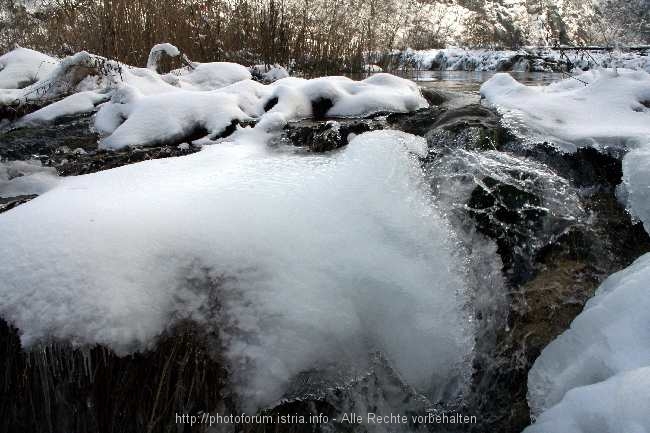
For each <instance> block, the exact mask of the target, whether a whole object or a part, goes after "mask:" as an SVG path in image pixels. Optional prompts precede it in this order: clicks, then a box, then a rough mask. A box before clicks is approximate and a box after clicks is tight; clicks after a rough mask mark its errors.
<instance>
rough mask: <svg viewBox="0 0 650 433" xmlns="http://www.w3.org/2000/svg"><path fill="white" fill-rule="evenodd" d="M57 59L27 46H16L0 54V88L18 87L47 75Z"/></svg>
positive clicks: (54, 66)
mask: <svg viewBox="0 0 650 433" xmlns="http://www.w3.org/2000/svg"><path fill="white" fill-rule="evenodd" d="M58 63H59V61H58V60H57V59H55V58H53V57H50V56H48V55H46V54H43V53H39V52H38V51H34V50H30V49H29V48H22V47H18V48H15V49H14V50H12V51H9V52H8V53H6V54H4V55H2V56H0V89H18V88H21V87H25V85H28V84H31V83H33V82H35V81H38V80H39V79H40V78H43V77H46V76H48V75H49V74H50V73H51V72H52V71H53V70H54V68H56V66H57V65H58Z"/></svg>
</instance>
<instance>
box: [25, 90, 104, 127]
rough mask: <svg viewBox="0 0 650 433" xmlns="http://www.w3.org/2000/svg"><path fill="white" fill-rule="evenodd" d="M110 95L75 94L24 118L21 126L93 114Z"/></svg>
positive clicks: (92, 92)
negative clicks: (76, 115)
mask: <svg viewBox="0 0 650 433" xmlns="http://www.w3.org/2000/svg"><path fill="white" fill-rule="evenodd" d="M109 98H110V95H107V94H105V93H98V92H95V91H92V90H89V91H85V92H79V93H75V94H73V95H70V96H69V97H67V98H65V99H62V100H61V101H57V102H55V103H53V104H50V105H47V106H45V107H43V108H41V109H40V110H37V111H34V112H32V113H29V114H27V115H25V116H23V117H22V118H21V119H20V121H19V124H34V123H40V122H51V121H53V120H56V119H58V118H59V117H63V116H70V115H75V114H83V113H89V112H92V111H93V110H94V109H95V107H96V106H97V105H98V104H99V103H102V102H106V101H107V100H108V99H109Z"/></svg>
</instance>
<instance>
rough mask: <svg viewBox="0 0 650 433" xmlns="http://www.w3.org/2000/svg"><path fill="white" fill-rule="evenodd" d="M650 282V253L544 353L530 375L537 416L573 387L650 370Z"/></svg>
mask: <svg viewBox="0 0 650 433" xmlns="http://www.w3.org/2000/svg"><path fill="white" fill-rule="evenodd" d="M649 279H650V254H646V255H644V256H642V257H641V258H639V259H638V260H637V261H635V262H634V263H633V264H632V265H630V266H629V267H628V268H626V269H624V270H623V271H620V272H618V273H616V274H614V275H612V276H610V277H609V278H608V279H607V280H605V282H603V284H602V285H601V286H600V287H599V288H598V290H597V292H596V294H595V296H594V297H593V298H592V299H590V300H589V301H588V302H587V304H586V305H585V308H584V310H583V312H582V313H580V314H579V315H578V316H577V317H576V319H575V320H574V321H573V323H572V324H571V328H570V329H569V330H567V331H565V332H564V333H563V334H562V335H561V336H560V337H558V338H557V339H556V340H555V341H553V342H552V343H551V344H549V345H548V346H547V347H546V348H545V349H544V350H543V351H542V354H541V355H540V357H539V358H538V359H537V361H536V362H535V365H534V366H533V368H532V369H531V370H530V373H529V375H528V383H529V386H528V389H529V391H528V401H529V403H530V405H531V408H532V410H533V413H535V414H538V413H540V412H541V411H543V410H545V409H548V408H549V407H551V406H552V405H554V404H556V403H558V402H559V401H560V400H561V399H562V397H563V396H564V395H565V394H566V392H567V391H568V390H570V389H572V388H577V387H580V386H584V385H590V384H593V383H596V382H600V381H603V380H606V379H607V378H609V377H612V376H614V375H616V374H618V373H621V372H624V371H628V370H633V369H636V368H640V367H646V366H650V316H649V315H648V314H647V313H648V311H650V297H648V286H647V281H648V280H649ZM648 409H650V406H649V407H648Z"/></svg>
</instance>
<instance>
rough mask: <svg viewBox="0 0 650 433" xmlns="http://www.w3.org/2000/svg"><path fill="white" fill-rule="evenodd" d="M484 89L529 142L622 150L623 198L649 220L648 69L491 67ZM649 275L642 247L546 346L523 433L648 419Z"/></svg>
mask: <svg viewBox="0 0 650 433" xmlns="http://www.w3.org/2000/svg"><path fill="white" fill-rule="evenodd" d="M481 94H482V95H483V97H485V99H486V101H487V102H488V103H490V104H492V105H494V106H496V107H498V108H499V110H500V111H501V112H502V113H503V114H504V121H505V122H506V123H507V124H508V125H509V126H510V127H511V128H512V129H513V130H514V131H516V132H518V133H519V134H522V135H528V136H529V138H530V142H531V145H534V144H532V143H535V142H539V141H540V140H547V141H550V142H552V143H554V144H555V145H557V146H558V147H560V148H561V149H562V150H564V151H568V152H572V151H575V150H576V148H577V147H583V146H594V147H596V148H598V149H600V150H601V151H613V152H624V151H629V153H627V155H626V156H625V158H624V161H623V177H624V183H623V185H621V188H620V190H621V191H620V192H621V194H620V198H621V200H624V201H625V202H626V204H627V206H628V208H629V209H630V211H631V212H632V213H633V214H635V215H637V216H638V217H639V218H640V219H641V220H642V221H643V223H644V226H645V228H646V231H648V230H650V212H649V209H650V204H649V203H650V197H649V194H648V189H649V185H650V177H648V167H650V74H648V73H646V72H643V71H630V70H624V69H619V70H617V71H616V70H599V71H593V72H588V73H584V74H582V75H580V76H578V77H577V79H568V80H565V81H562V82H558V83H556V84H552V85H549V86H547V87H545V88H528V87H525V86H522V85H521V84H519V83H517V82H515V81H514V80H513V79H512V78H511V77H510V76H509V75H506V74H498V75H496V76H495V77H493V78H492V79H491V80H490V81H488V82H486V83H485V84H484V85H483V87H482V88H481ZM649 277H650V254H646V255H644V256H642V257H641V258H639V259H638V260H637V261H636V262H635V263H634V264H632V265H631V266H629V267H628V268H626V269H624V270H622V271H620V272H619V273H617V274H615V275H613V276H611V277H610V278H608V279H607V280H606V281H605V282H604V283H603V284H602V285H601V286H600V288H599V289H598V291H597V292H596V295H595V297H594V298H593V299H591V300H590V301H589V302H588V303H587V305H586V306H585V309H584V311H583V312H582V313H581V314H580V315H579V316H578V317H577V318H576V319H575V320H574V321H573V323H572V324H571V329H569V330H567V331H566V332H564V333H563V334H562V335H561V336H560V337H558V338H557V339H556V340H555V341H554V342H552V343H551V344H550V345H548V346H547V347H546V348H545V349H544V350H543V352H542V354H541V355H540V357H539V358H538V359H537V360H536V362H535V365H534V366H533V368H532V369H531V371H530V373H529V376H528V390H529V391H528V400H529V404H530V407H531V409H532V412H533V414H534V415H536V416H537V423H536V424H534V425H533V426H531V427H529V428H528V429H526V432H527V433H528V432H530V433H542V432H555V431H562V432H567V433H594V432H599V433H601V432H602V433H618V432H645V431H648V430H649V429H650V417H648V413H650V398H649V397H650V393H648V389H649V387H650V372H649V368H650V333H649V332H648V330H650V315H649V314H648V311H650V306H649V305H648V299H649V298H648V294H649V287H648V283H647V282H648V278H649Z"/></svg>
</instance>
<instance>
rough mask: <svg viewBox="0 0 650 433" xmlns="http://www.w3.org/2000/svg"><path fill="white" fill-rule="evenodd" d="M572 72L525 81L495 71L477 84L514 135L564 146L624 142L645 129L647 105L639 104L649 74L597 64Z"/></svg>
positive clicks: (649, 87)
mask: <svg viewBox="0 0 650 433" xmlns="http://www.w3.org/2000/svg"><path fill="white" fill-rule="evenodd" d="M576 78H577V79H572V78H568V79H565V80H562V81H559V82H556V83H552V84H550V85H548V86H525V85H523V84H521V83H519V82H517V81H516V80H515V79H514V78H512V76H510V75H509V74H496V75H494V77H492V78H491V79H490V80H489V81H487V82H485V83H484V84H483V85H482V86H481V96H482V97H484V98H485V100H486V101H487V103H489V104H491V105H493V106H496V107H497V108H498V109H499V111H500V112H501V113H502V114H503V120H504V122H505V123H506V124H507V125H508V126H510V127H511V129H513V130H514V131H515V132H516V133H518V135H520V136H522V137H524V138H528V139H530V140H531V141H536V142H540V141H551V142H553V143H554V144H556V145H557V146H559V147H560V148H561V149H563V150H565V151H569V152H571V151H575V150H576V148H577V147H584V146H593V147H596V148H598V149H606V148H608V147H616V148H626V147H628V146H632V145H634V144H635V143H636V142H637V141H638V140H642V139H644V137H647V136H648V135H650V109H648V107H646V106H645V105H643V103H644V102H646V101H650V74H648V73H647V72H645V71H631V70H626V69H619V70H609V69H601V70H593V71H589V72H585V73H583V74H581V75H579V76H578V77H576ZM585 83H586V84H585Z"/></svg>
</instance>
